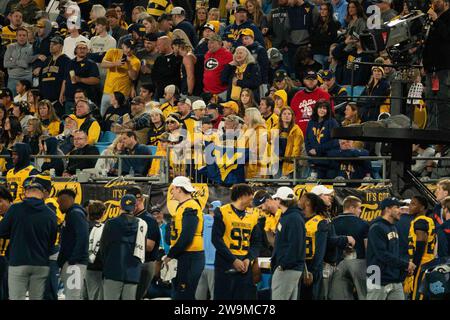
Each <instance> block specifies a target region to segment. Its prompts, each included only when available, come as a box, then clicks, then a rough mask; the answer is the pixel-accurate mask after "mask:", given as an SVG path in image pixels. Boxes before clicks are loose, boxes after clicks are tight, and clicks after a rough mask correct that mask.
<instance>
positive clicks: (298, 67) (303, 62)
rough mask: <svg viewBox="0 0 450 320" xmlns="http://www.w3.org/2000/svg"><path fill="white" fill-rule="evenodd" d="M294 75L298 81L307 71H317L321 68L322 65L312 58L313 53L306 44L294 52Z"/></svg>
mask: <svg viewBox="0 0 450 320" xmlns="http://www.w3.org/2000/svg"><path fill="white" fill-rule="evenodd" d="M294 68H295V75H296V78H297V79H299V80H300V81H303V78H304V77H305V75H306V74H307V73H308V72H309V71H314V72H316V73H317V72H319V70H321V69H323V67H322V65H321V64H320V63H319V62H317V61H315V60H314V59H313V53H312V51H311V48H310V47H308V46H301V47H299V48H298V50H297V52H296V54H295V64H294Z"/></svg>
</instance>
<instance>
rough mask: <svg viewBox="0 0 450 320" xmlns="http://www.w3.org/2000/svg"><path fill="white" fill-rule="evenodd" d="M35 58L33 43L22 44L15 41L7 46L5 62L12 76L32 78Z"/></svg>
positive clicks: (15, 77)
mask: <svg viewBox="0 0 450 320" xmlns="http://www.w3.org/2000/svg"><path fill="white" fill-rule="evenodd" d="M34 59H35V57H34V56H33V47H32V45H31V44H28V43H27V44H25V45H24V46H21V45H19V44H18V43H13V44H10V45H9V46H8V47H7V48H6V52H5V56H4V58H3V64H4V66H5V68H7V69H8V74H9V76H10V77H11V78H14V79H21V78H31V63H32V62H33V60H34Z"/></svg>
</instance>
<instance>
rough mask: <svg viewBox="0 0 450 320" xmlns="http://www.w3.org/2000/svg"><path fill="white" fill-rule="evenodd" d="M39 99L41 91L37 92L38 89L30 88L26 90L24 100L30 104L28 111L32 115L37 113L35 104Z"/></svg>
mask: <svg viewBox="0 0 450 320" xmlns="http://www.w3.org/2000/svg"><path fill="white" fill-rule="evenodd" d="M40 100H41V93H40V92H39V89H36V88H31V90H29V91H28V92H27V101H26V102H28V105H29V106H30V112H31V113H32V114H33V115H37V112H38V108H37V104H38V101H40Z"/></svg>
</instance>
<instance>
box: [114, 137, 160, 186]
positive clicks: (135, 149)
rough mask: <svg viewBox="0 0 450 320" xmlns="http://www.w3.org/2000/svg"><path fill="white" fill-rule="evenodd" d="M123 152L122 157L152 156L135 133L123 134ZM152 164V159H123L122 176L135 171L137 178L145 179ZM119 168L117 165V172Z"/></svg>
mask: <svg viewBox="0 0 450 320" xmlns="http://www.w3.org/2000/svg"><path fill="white" fill-rule="evenodd" d="M121 138H122V144H123V151H122V153H121V154H122V155H151V154H152V153H151V151H150V149H149V148H148V147H147V146H146V145H144V144H140V143H139V142H138V139H137V136H136V133H135V132H133V131H127V132H124V133H122V134H121ZM150 164H151V159H150V158H139V159H130V158H123V159H122V175H125V174H130V171H134V174H135V175H136V176H140V177H145V176H146V175H147V172H148V169H149V167H150ZM117 168H118V166H117V165H116V167H115V169H116V170H115V171H116V172H117Z"/></svg>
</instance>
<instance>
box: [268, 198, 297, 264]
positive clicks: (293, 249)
mask: <svg viewBox="0 0 450 320" xmlns="http://www.w3.org/2000/svg"><path fill="white" fill-rule="evenodd" d="M305 236H306V230H305V221H304V220H303V217H302V215H301V213H300V210H299V209H298V208H297V207H291V208H289V209H287V210H286V212H285V213H283V214H282V215H281V217H280V220H279V221H278V229H277V233H276V234H275V245H274V250H273V255H272V262H271V267H272V268H273V269H276V268H277V267H278V266H281V268H283V270H298V271H303V268H304V264H305Z"/></svg>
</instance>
